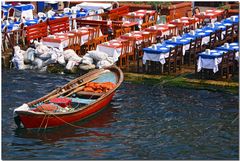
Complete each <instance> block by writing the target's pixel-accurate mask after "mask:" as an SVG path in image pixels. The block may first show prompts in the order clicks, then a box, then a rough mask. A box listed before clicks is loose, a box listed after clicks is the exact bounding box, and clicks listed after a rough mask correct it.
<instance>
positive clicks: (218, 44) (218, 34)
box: [214, 29, 224, 47]
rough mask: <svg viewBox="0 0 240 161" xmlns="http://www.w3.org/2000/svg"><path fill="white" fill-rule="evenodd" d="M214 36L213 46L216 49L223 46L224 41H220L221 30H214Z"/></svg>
mask: <svg viewBox="0 0 240 161" xmlns="http://www.w3.org/2000/svg"><path fill="white" fill-rule="evenodd" d="M215 34H216V42H215V45H214V46H215V47H217V46H221V45H223V44H224V41H223V39H222V29H219V30H216V31H215Z"/></svg>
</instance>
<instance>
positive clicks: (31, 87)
mask: <svg viewBox="0 0 240 161" xmlns="http://www.w3.org/2000/svg"><path fill="white" fill-rule="evenodd" d="M73 78H75V76H74V75H59V74H46V73H37V72H36V71H16V70H3V71H2V159H4V160H5V159H11V160H13V159H28V160H35V159H37V160H41V159H51V160H57V159H62V160H66V159H68V160H70V159H74V160H80V159H81V160H83V159H122V160H127V159H148V160H154V159H157V160H161V159H238V157H239V155H238V151H239V147H238V145H239V141H238V140H239V138H238V134H239V133H238V130H239V129H238V119H235V118H236V117H238V96H237V95H231V94H224V93H216V92H209V91H206V90H189V89H181V88H166V87H163V86H159V85H144V84H132V83H130V82H124V83H123V84H122V85H121V87H120V88H119V89H118V91H117V93H116V95H115V96H114V98H113V100H112V102H111V103H110V104H109V105H108V108H107V109H106V110H105V111H102V112H101V113H100V114H99V115H97V116H96V117H94V118H92V119H90V120H88V121H85V122H84V123H77V124H75V125H77V126H80V128H76V127H71V126H64V127H60V128H54V129H50V130H46V131H44V130H41V131H39V132H38V131H37V130H35V131H33V130H26V129H17V128H16V125H15V124H14V121H13V117H12V116H13V115H12V113H13V109H14V108H15V107H18V106H20V105H22V104H23V103H24V102H28V101H31V100H33V99H36V98H39V97H40V96H42V95H44V94H46V93H48V92H49V91H51V90H52V89H54V88H56V87H58V86H61V85H63V84H65V83H67V82H68V81H70V80H72V79H73Z"/></svg>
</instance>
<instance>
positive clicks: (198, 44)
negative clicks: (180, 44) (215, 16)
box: [195, 37, 202, 54]
mask: <svg viewBox="0 0 240 161" xmlns="http://www.w3.org/2000/svg"><path fill="white" fill-rule="evenodd" d="M195 44H196V46H195V52H196V54H197V53H199V52H201V51H202V37H198V38H196V39H195Z"/></svg>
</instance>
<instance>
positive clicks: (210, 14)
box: [195, 9, 224, 23]
mask: <svg viewBox="0 0 240 161" xmlns="http://www.w3.org/2000/svg"><path fill="white" fill-rule="evenodd" d="M223 13H224V11H223V10H220V9H208V10H206V11H205V12H200V13H198V14H196V15H195V17H197V18H199V19H200V20H201V21H207V22H211V23H212V22H216V21H217V17H218V16H222V14H223Z"/></svg>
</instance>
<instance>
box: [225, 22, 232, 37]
mask: <svg viewBox="0 0 240 161" xmlns="http://www.w3.org/2000/svg"><path fill="white" fill-rule="evenodd" d="M232 36H233V25H231V26H226V30H225V39H231V38H232Z"/></svg>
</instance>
